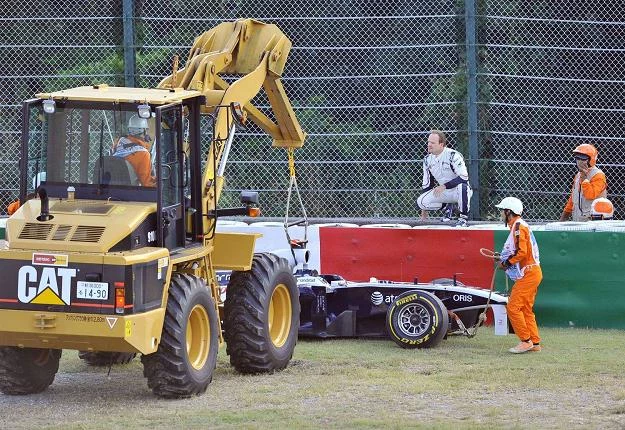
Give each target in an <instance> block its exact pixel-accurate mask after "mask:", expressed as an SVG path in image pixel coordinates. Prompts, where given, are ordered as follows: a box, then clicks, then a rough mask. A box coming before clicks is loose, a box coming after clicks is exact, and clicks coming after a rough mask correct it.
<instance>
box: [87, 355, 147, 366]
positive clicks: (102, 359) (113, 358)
mask: <svg viewBox="0 0 625 430" xmlns="http://www.w3.org/2000/svg"><path fill="white" fill-rule="evenodd" d="M136 356H137V354H135V353H134V352H107V351H79V352H78V357H80V359H81V360H83V361H84V362H85V363H87V364H88V365H89V366H109V365H111V364H128V363H130V362H131V361H132V360H133V359H134V358H135V357H136Z"/></svg>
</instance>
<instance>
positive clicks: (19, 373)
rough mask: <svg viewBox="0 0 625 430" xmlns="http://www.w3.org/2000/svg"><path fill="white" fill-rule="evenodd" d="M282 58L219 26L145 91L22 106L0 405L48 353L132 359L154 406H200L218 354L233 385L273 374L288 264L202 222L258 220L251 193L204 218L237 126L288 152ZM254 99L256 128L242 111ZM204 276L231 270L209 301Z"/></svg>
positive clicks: (231, 25) (35, 379)
mask: <svg viewBox="0 0 625 430" xmlns="http://www.w3.org/2000/svg"><path fill="white" fill-rule="evenodd" d="M290 47H291V42H290V41H289V40H288V39H287V37H285V35H284V34H283V33H282V32H281V31H280V30H279V29H278V28H277V27H276V26H275V25H268V24H264V23H262V22H259V21H255V20H250V19H246V20H238V21H235V22H226V23H222V24H220V25H218V26H217V27H215V28H213V29H212V30H209V31H207V32H206V33H204V34H202V35H201V36H199V37H198V38H197V39H196V40H195V42H194V44H193V47H192V48H191V51H190V54H189V58H188V60H187V62H186V64H185V67H184V68H181V69H178V67H177V65H176V63H177V61H175V62H174V63H175V64H174V66H173V67H172V73H171V75H170V76H169V77H167V78H166V79H164V80H163V81H162V82H161V83H160V84H159V86H158V88H155V89H142V88H117V87H109V86H107V85H96V86H90V87H79V88H72V89H68V90H63V91H56V92H52V93H46V94H38V95H37V96H36V98H34V99H32V100H27V101H25V102H24V104H23V125H22V127H23V128H22V150H21V154H22V156H21V161H20V169H21V179H20V181H21V183H20V203H21V207H20V208H19V209H18V210H17V212H15V213H14V214H13V215H12V216H11V217H10V218H9V219H8V221H7V226H6V234H7V243H8V245H7V246H6V247H5V249H0V273H2V282H1V283H0V321H1V324H0V390H1V391H2V392H4V393H6V394H28V393H36V392H40V391H43V390H45V389H46V388H47V387H48V386H49V385H50V384H51V383H52V382H53V380H54V377H55V374H56V372H57V371H58V366H59V359H60V356H61V351H62V350H63V349H74V350H78V351H81V357H83V358H86V359H87V360H88V361H91V362H100V364H107V361H109V360H110V362H114V361H123V360H124V358H121V357H126V358H127V357H130V358H132V357H133V356H134V354H137V353H140V354H142V355H141V361H142V363H143V366H144V375H145V377H146V378H147V382H148V386H149V387H150V388H151V389H152V391H153V392H154V393H155V394H156V395H158V396H161V397H187V396H191V395H194V394H199V393H203V392H204V391H205V390H206V388H207V386H208V384H209V383H210V382H211V379H212V374H213V370H214V369H215V365H216V360H217V352H218V348H219V346H220V345H221V344H222V343H223V342H224V341H225V343H226V344H227V353H228V354H229V356H230V362H231V364H232V365H233V366H234V367H235V368H236V369H237V370H238V371H240V372H243V373H258V372H271V371H274V370H279V369H282V368H284V367H285V366H286V365H287V364H288V362H289V361H290V359H291V357H292V354H293V350H294V348H295V343H296V339H297V329H298V326H299V301H298V291H297V286H296V282H295V279H294V277H293V275H292V268H291V267H290V263H289V262H288V261H287V260H286V259H284V258H281V257H278V256H277V255H274V254H270V253H264V254H254V242H255V240H256V238H257V236H258V235H254V234H250V235H246V234H234V233H231V234H224V233H216V232H215V224H216V221H217V218H218V217H219V216H221V215H236V214H250V213H251V212H254V211H257V210H258V208H257V201H258V196H257V194H256V193H253V192H245V193H242V203H243V205H242V206H240V207H229V208H220V207H218V205H217V202H218V200H219V196H220V193H221V191H222V187H223V184H224V170H225V167H226V163H227V158H228V152H229V150H230V147H231V145H232V144H233V138H234V134H235V132H236V130H237V127H238V126H240V125H241V124H242V123H244V122H245V121H246V120H251V121H253V122H254V123H255V124H257V125H258V126H259V127H260V128H261V129H263V130H265V131H266V132H267V133H269V134H270V135H271V136H272V137H273V145H274V146H275V147H280V148H287V150H288V151H291V153H292V151H293V149H294V148H299V147H301V146H302V144H303V142H304V138H305V134H304V133H303V132H302V130H301V128H300V126H299V124H298V121H297V119H296V117H295V115H294V113H293V110H292V107H291V104H290V102H289V100H288V98H287V96H286V94H285V91H284V88H283V86H282V83H281V81H280V77H281V75H282V71H283V69H284V65H285V62H286V59H287V56H288V53H289V50H290ZM261 88H264V90H265V93H266V96H267V99H268V101H269V103H270V105H271V108H272V111H273V115H272V118H269V117H268V116H267V115H266V114H264V113H263V112H262V111H261V110H259V109H258V108H256V107H255V106H253V105H252V104H251V103H250V100H251V99H252V98H253V97H254V96H256V95H257V94H258V93H259V92H260V90H261ZM203 165H204V167H202V166H203ZM218 269H220V270H233V274H232V276H231V281H230V284H229V286H228V292H227V298H226V300H225V303H220V297H219V291H218V286H217V284H216V276H215V272H216V270H218ZM221 305H223V306H221ZM220 314H221V315H220ZM222 322H223V327H222ZM222 333H223V336H222ZM126 361H127V360H126Z"/></svg>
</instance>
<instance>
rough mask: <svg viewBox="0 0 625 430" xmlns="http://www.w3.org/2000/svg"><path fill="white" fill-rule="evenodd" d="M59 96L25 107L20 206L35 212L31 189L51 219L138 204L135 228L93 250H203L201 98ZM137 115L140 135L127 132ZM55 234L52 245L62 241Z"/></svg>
mask: <svg viewBox="0 0 625 430" xmlns="http://www.w3.org/2000/svg"><path fill="white" fill-rule="evenodd" d="M60 93H61V94H62V96H61V97H58V95H57V94H55V93H53V94H51V95H49V97H50V98H48V99H45V98H44V99H41V98H39V99H34V100H31V101H28V102H26V103H25V104H24V114H25V115H24V119H25V123H24V131H25V133H24V135H23V136H24V141H23V154H24V157H23V166H22V169H21V170H22V174H21V196H20V199H21V200H22V201H23V202H24V204H25V205H27V206H28V207H29V208H30V209H31V210H33V211H37V210H39V211H40V210H41V209H40V206H41V199H40V198H39V196H38V195H37V193H36V191H37V189H44V190H45V191H46V194H47V197H48V199H49V202H48V210H52V212H54V215H53V216H61V217H63V216H72V215H75V214H84V215H89V214H90V215H92V216H97V215H98V214H99V215H106V214H107V213H108V211H112V210H113V209H115V208H116V210H117V211H118V212H120V213H121V211H123V212H124V213H127V210H128V209H125V206H124V203H126V202H134V203H143V205H142V207H144V208H146V210H148V211H149V212H151V214H150V215H149V216H147V217H145V218H143V219H142V220H141V223H142V225H141V226H127V225H123V226H122V225H120V223H116V225H117V226H119V227H121V228H120V229H119V231H117V232H116V234H111V235H109V234H107V235H106V236H105V239H107V241H108V243H102V242H101V241H100V240H96V241H95V242H98V243H99V244H100V246H98V247H97V248H98V249H97V250H98V251H100V252H107V251H130V250H133V249H138V248H142V247H145V246H153V247H164V248H168V249H169V250H170V251H171V252H172V256H175V254H176V253H177V252H180V250H181V249H183V248H188V247H194V246H202V245H204V235H203V234H202V233H203V231H202V229H203V222H202V217H203V216H206V215H207V214H206V209H205V208H202V199H201V188H202V187H201V168H202V162H203V161H204V160H203V159H202V158H203V156H202V154H203V152H202V150H201V148H200V145H201V139H200V138H199V136H200V118H201V117H200V106H202V105H203V104H204V96H203V95H202V94H199V93H197V92H195V91H184V90H182V91H170V90H166V89H150V90H144V89H135V88H114V87H113V88H111V87H107V86H105V85H103V86H95V87H80V88H75V89H72V90H67V91H62V92H60ZM133 99H136V100H137V101H138V102H133V101H131V100H133ZM138 115H144V116H145V117H146V118H142V119H143V121H145V125H146V126H147V127H146V128H145V131H144V132H142V133H141V134H140V135H139V134H132V132H135V130H132V129H131V128H130V127H128V124H129V123H131V122H132V121H133V120H134V119H135V118H137V117H138ZM131 125H132V124H131ZM208 141H209V142H210V139H209V140H208ZM68 189H70V192H68ZM29 197H30V199H29ZM32 197H35V198H34V199H32ZM50 201H52V202H54V204H53V206H52V207H50ZM122 208H123V209H122ZM18 219H20V217H16V218H15V219H13V220H11V221H10V222H11V223H16V222H18ZM86 219H90V218H86ZM92 219H94V220H95V219H98V218H92ZM113 219H115V218H113ZM131 230H132V231H131ZM68 233H69V231H68ZM59 234H60V232H58V234H57V237H56V239H55V240H57V241H58V240H63V238H61V237H60V236H59ZM122 236H123V237H122ZM120 238H121V240H120ZM18 239H19V238H18ZM40 239H42V240H45V239H46V237H41V238H40ZM92 239H96V237H94V238H92ZM97 239H99V237H98V238H97ZM113 242H115V243H113ZM92 243H93V242H92Z"/></svg>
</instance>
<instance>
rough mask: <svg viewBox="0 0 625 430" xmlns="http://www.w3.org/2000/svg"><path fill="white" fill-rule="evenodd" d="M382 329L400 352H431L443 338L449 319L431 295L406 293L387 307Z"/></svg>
mask: <svg viewBox="0 0 625 430" xmlns="http://www.w3.org/2000/svg"><path fill="white" fill-rule="evenodd" d="M386 328H387V331H388V334H389V336H390V338H391V339H393V341H394V342H395V343H396V344H397V345H399V346H401V347H402V348H409V349H413V348H432V347H434V346H436V345H438V344H439V343H440V341H441V340H442V339H443V338H444V337H445V335H446V334H447V330H448V329H449V315H448V314H447V308H446V307H445V305H444V304H443V302H441V300H440V299H439V298H438V297H436V296H435V295H434V294H431V293H428V292H426V291H421V290H412V291H406V292H405V293H402V294H400V295H399V296H397V297H396V298H395V300H394V301H393V303H391V305H390V306H389V308H388V310H387V312H386Z"/></svg>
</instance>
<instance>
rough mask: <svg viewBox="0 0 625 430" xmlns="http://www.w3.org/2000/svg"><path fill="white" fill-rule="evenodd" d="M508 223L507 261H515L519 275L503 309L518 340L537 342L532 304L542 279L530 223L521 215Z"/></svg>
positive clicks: (513, 262) (536, 329)
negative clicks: (510, 249)
mask: <svg viewBox="0 0 625 430" xmlns="http://www.w3.org/2000/svg"><path fill="white" fill-rule="evenodd" d="M509 226H510V237H509V239H508V242H507V243H510V245H512V255H510V257H509V258H508V259H507V260H506V265H507V266H512V265H517V267H518V268H519V269H520V273H521V274H522V276H521V277H520V278H519V279H517V280H516V282H515V283H514V285H513V286H512V292H511V293H510V298H509V299H508V306H507V307H506V310H507V311H508V318H509V319H510V323H511V324H512V328H513V329H514V332H515V333H516V335H517V336H518V337H519V339H521V341H527V340H528V339H529V340H531V341H532V343H534V344H537V343H539V342H540V336H539V334H538V325H537V324H536V317H535V316H534V311H533V307H534V300H535V299H536V293H537V291H538V285H539V284H540V282H541V281H542V279H543V272H542V270H541V269H540V261H539V256H538V246H537V244H536V241H535V239H534V237H533V235H532V234H531V232H530V229H529V226H528V225H527V223H525V221H523V220H522V219H521V217H515V218H513V219H512V220H511V221H510V224H509Z"/></svg>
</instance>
